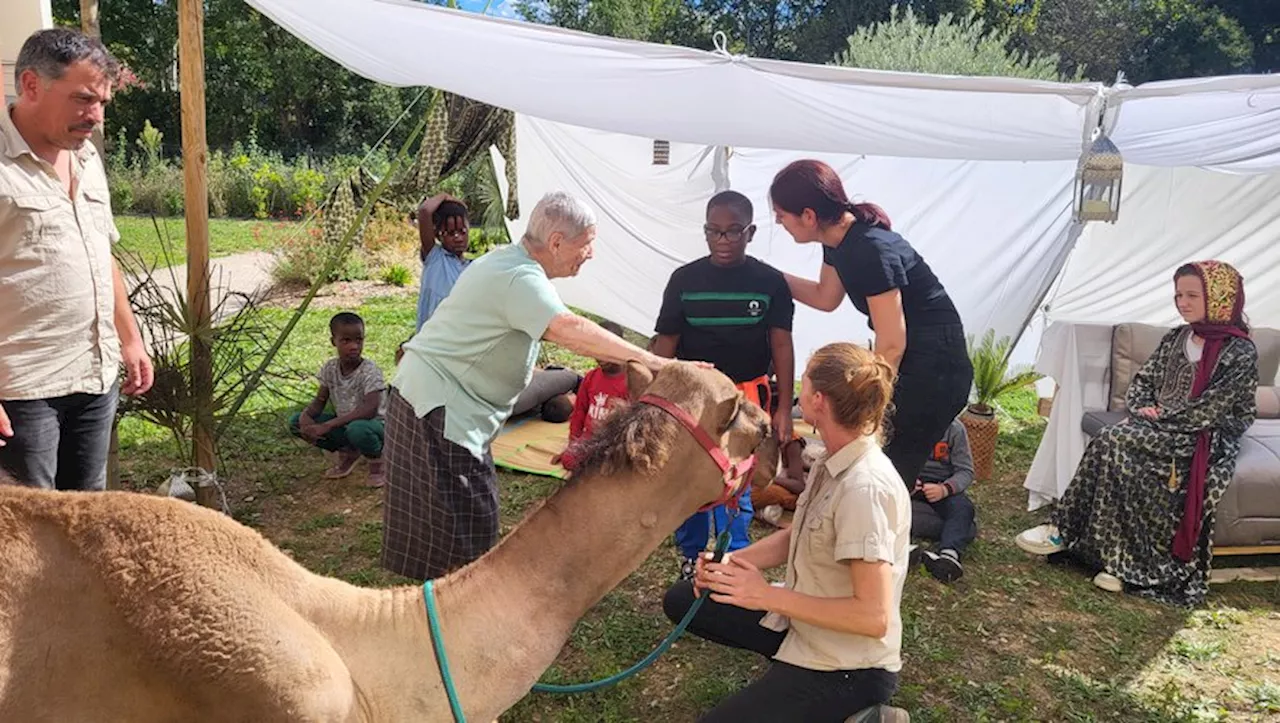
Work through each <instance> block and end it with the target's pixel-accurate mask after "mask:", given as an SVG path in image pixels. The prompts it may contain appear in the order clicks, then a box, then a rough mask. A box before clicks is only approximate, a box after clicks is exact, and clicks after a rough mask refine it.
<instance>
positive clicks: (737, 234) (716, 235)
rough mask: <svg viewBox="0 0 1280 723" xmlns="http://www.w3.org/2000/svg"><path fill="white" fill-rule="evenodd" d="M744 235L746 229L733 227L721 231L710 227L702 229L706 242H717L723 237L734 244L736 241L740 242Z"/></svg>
mask: <svg viewBox="0 0 1280 723" xmlns="http://www.w3.org/2000/svg"><path fill="white" fill-rule="evenodd" d="M746 233H747V229H745V228H740V227H738V226H734V227H732V228H729V229H725V230H723V231H722V230H720V229H718V228H713V227H711V226H703V227H702V234H703V235H704V236H706V237H707V240H708V241H719V240H720V237H721V236H724V237H725V238H727V239H729V240H730V241H733V242H735V243H736V242H738V241H741V240H742V237H743V235H745V234H746Z"/></svg>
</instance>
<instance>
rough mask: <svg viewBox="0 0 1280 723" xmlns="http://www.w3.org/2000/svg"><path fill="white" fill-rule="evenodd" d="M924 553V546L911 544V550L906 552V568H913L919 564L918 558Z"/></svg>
mask: <svg viewBox="0 0 1280 723" xmlns="http://www.w3.org/2000/svg"><path fill="white" fill-rule="evenodd" d="M923 555H924V548H923V547H921V546H919V545H914V544H913V545H912V546H911V552H909V553H907V569H908V570H914V569H916V565H919V564H920V558H921V557H922V556H923Z"/></svg>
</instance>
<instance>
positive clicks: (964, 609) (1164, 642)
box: [121, 296, 1280, 723]
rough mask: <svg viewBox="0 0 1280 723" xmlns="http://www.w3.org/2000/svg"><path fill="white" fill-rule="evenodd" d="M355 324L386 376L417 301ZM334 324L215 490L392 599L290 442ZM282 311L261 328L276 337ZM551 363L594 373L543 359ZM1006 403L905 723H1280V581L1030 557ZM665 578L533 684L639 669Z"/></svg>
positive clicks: (160, 438)
mask: <svg viewBox="0 0 1280 723" xmlns="http://www.w3.org/2000/svg"><path fill="white" fill-rule="evenodd" d="M353 310H354V311H356V312H357V313H359V314H361V316H363V317H364V318H365V320H366V325H367V330H366V331H367V334H368V338H367V341H366V354H367V355H368V356H370V357H371V358H373V359H374V360H375V361H377V362H378V363H379V364H380V365H381V366H382V368H383V370H384V373H386V374H387V375H388V376H389V375H390V374H391V373H392V356H393V354H394V352H395V347H396V345H397V344H398V343H399V342H400V341H401V340H403V338H404V337H405V336H406V330H407V329H411V328H412V325H413V316H414V300H413V298H412V297H411V296H402V297H396V298H374V299H367V300H365V301H364V302H363V303H362V304H361V305H360V306H359V307H357V308H355V309H353ZM334 311H335V310H334V309H315V310H312V311H310V312H308V314H307V315H306V316H305V317H304V319H303V321H302V323H301V324H300V325H299V327H298V329H297V330H296V331H295V333H294V336H293V337H292V338H291V339H290V341H289V343H288V345H287V346H286V348H285V353H284V354H283V355H282V358H281V359H280V360H279V365H278V369H277V371H278V372H279V374H280V375H281V380H280V382H279V384H278V385H277V386H282V387H283V392H284V395H283V396H281V395H270V394H265V393H264V394H261V395H258V396H257V397H256V398H255V399H254V400H253V401H252V402H251V403H250V404H249V405H248V407H249V409H250V411H251V415H250V416H248V417H246V418H245V419H244V420H243V421H242V422H240V423H238V424H237V425H235V426H234V427H233V428H232V430H231V431H230V432H229V435H228V437H227V438H226V439H224V440H223V442H222V444H221V454H222V455H223V458H222V468H221V470H220V474H221V475H222V477H223V479H224V482H225V484H226V485H227V487H228V495H229V497H230V499H231V502H232V505H233V507H234V513H235V516H236V518H237V519H239V520H240V521H242V522H244V523H246V524H249V525H251V526H253V527H256V528H257V529H259V530H261V531H262V532H263V534H265V535H266V536H267V537H268V538H269V539H271V540H272V541H274V542H275V543H276V544H277V545H279V546H281V547H282V548H283V549H286V550H288V551H289V552H290V554H292V555H293V556H294V557H295V558H296V559H297V560H298V561H299V562H301V563H302V564H304V565H306V566H308V567H309V568H311V569H313V570H315V571H317V572H320V573H322V574H326V575H331V576H334V577H338V578H341V579H344V580H347V581H349V582H352V583H355V584H360V585H369V586H382V585H391V584H397V583H402V582H404V581H403V580H400V579H398V578H396V577H395V576H394V575H391V574H389V573H387V572H385V571H383V570H382V569H381V568H380V567H379V565H378V555H379V552H380V547H381V534H382V509H381V506H380V504H381V500H382V493H381V492H378V491H376V490H369V489H366V488H364V487H363V486H362V485H361V484H360V478H361V475H362V474H363V472H361V471H357V472H356V474H354V475H353V476H352V477H351V478H348V479H345V480H326V479H323V478H322V472H323V470H324V468H325V466H326V464H325V461H324V460H323V458H322V457H321V455H320V454H319V453H318V452H317V451H316V450H314V449H311V448H309V447H308V446H306V445H305V444H303V443H302V442H300V441H298V440H294V439H292V438H290V436H289V435H288V433H287V431H286V430H285V424H284V422H285V419H286V418H287V415H288V414H289V413H290V412H291V411H293V410H295V409H296V408H297V407H298V406H300V405H301V404H303V403H305V401H306V399H307V398H308V397H309V394H310V392H311V390H312V389H313V387H312V385H313V384H314V382H313V381H312V380H311V379H310V378H309V377H310V375H312V374H314V371H315V370H316V369H317V368H318V367H319V365H320V363H321V362H322V361H323V360H324V359H325V358H327V357H328V356H329V355H330V354H331V353H332V348H331V347H330V346H329V341H328V330H327V326H326V325H327V323H328V318H329V316H330V315H332V313H333V312H334ZM286 314H287V312H286V311H284V310H273V311H272V312H271V315H272V317H273V319H274V320H275V321H278V322H281V323H282V322H283V319H284V318H285V316H286ZM637 340H639V339H638V337H637ZM544 356H545V357H548V358H551V359H556V360H560V361H562V362H567V363H569V364H570V365H572V366H576V367H579V368H582V367H584V366H589V365H590V364H591V363H592V362H591V361H590V360H587V359H583V358H581V357H574V356H571V355H568V354H566V353H565V352H564V351H563V350H559V349H555V348H551V347H549V348H548V349H546V350H545V353H544ZM1001 406H1002V407H1003V408H1004V409H1005V410H1006V412H1007V414H1006V415H1002V416H1001V437H1000V444H999V447H998V449H997V458H996V474H995V479H993V480H990V481H983V482H979V483H976V484H975V485H974V487H973V492H972V494H973V497H974V500H975V503H976V504H977V507H978V510H979V515H980V526H981V530H980V536H979V539H978V540H977V541H976V542H975V543H974V545H973V547H972V548H970V552H969V554H968V555H967V556H966V558H965V569H966V574H965V577H964V579H962V580H961V581H959V582H958V583H957V584H955V585H953V586H945V585H942V584H939V583H938V582H936V581H934V580H933V579H932V578H930V577H928V576H927V575H926V574H924V573H923V571H920V570H917V571H915V572H913V574H912V575H911V576H910V577H909V578H908V580H907V584H906V590H905V592H904V595H903V607H902V618H903V656H904V668H903V672H902V676H901V683H900V689H899V692H898V694H897V696H896V697H895V703H896V704H897V705H900V706H902V707H905V708H907V709H908V710H909V711H910V712H911V715H912V720H913V721H916V722H917V723H919V722H923V723H929V722H937V723H942V722H944V721H945V722H947V723H950V722H951V721H961V722H965V721H1068V722H1072V723H1085V722H1088V721H1098V722H1104V721H1105V722H1110V721H1139V722H1149V723H1157V722H1159V723H1165V722H1170V721H1188V722H1191V721H1220V720H1240V721H1280V612H1278V610H1280V585H1275V584H1244V583H1240V584H1233V585H1229V586H1216V585H1215V586H1214V587H1213V588H1212V589H1211V594H1210V598H1209V601H1208V603H1207V604H1206V605H1205V606H1204V607H1203V608H1201V609H1199V610H1195V611H1185V610H1180V609H1176V608H1170V607H1166V606H1163V605H1159V604H1156V603H1152V602H1148V601H1144V600H1139V599H1136V598H1133V597H1130V596H1125V595H1111V594H1107V593H1103V592H1100V591H1098V590H1097V589H1095V588H1094V587H1093V585H1092V584H1091V583H1090V581H1089V580H1088V579H1087V578H1085V577H1084V576H1082V575H1080V574H1078V573H1075V572H1072V571H1070V570H1065V569H1061V568H1057V567H1049V566H1047V565H1045V564H1044V563H1043V562H1042V561H1040V560H1037V559H1034V558H1031V557H1029V556H1027V555H1025V554H1023V553H1022V552H1021V551H1020V550H1018V549H1017V548H1016V547H1015V546H1014V545H1013V537H1014V535H1016V534H1017V532H1019V531H1020V530H1022V529H1025V528H1026V527H1028V526H1031V525H1034V524H1037V523H1039V522H1041V521H1043V518H1044V514H1043V513H1028V512H1026V510H1025V507H1026V491H1025V490H1024V489H1023V488H1022V487H1021V484H1022V480H1023V478H1024V477H1025V475H1026V471H1027V468H1028V467H1029V465H1030V462H1031V458H1032V456H1033V455H1034V452H1035V449H1036V445H1037V444H1038V442H1039V439H1040V435H1041V433H1042V431H1043V428H1044V420H1042V419H1039V418H1037V417H1035V416H1034V414H1033V413H1032V411H1031V410H1033V409H1034V393H1033V392H1032V391H1030V390H1022V391H1020V392H1016V393H1014V394H1012V395H1010V396H1009V397H1007V398H1005V399H1002V400H1001ZM121 449H122V452H121V457H122V466H123V469H124V470H125V472H126V474H127V478H128V481H129V483H130V484H131V485H132V486H134V487H137V488H142V489H150V488H154V486H155V485H156V484H158V483H159V482H160V481H162V480H163V478H164V477H165V475H166V474H167V473H168V471H169V469H170V467H172V466H174V455H173V444H172V442H171V441H169V440H168V439H167V438H166V437H165V435H164V433H163V432H160V431H158V430H156V429H155V428H154V427H149V425H145V424H143V423H140V422H138V421H137V420H126V421H125V422H124V424H122V427H121ZM499 484H500V486H501V499H500V503H501V508H500V509H501V514H502V521H503V528H504V532H505V531H508V530H510V528H511V527H512V526H513V525H515V524H516V523H517V522H518V521H519V520H520V519H521V518H522V517H523V515H524V514H525V513H526V512H527V511H528V510H529V509H530V508H531V506H533V505H535V504H537V503H538V502H539V501H540V500H542V499H544V498H546V497H547V496H548V495H550V494H552V493H553V492H554V491H555V490H556V489H557V488H558V486H559V485H560V482H558V481H557V480H553V479H549V478H542V477H532V476H526V475H518V474H509V473H505V472H500V474H499ZM753 534H756V535H760V534H763V530H762V529H761V528H760V527H759V526H754V527H753ZM581 542H582V541H575V543H581ZM602 544H605V543H602ZM548 554H553V553H550V552H549V553H548ZM676 574H677V553H676V551H675V550H674V548H673V547H672V546H671V545H670V544H664V545H662V546H660V547H659V548H658V549H657V550H656V551H654V553H653V554H652V555H651V556H650V557H649V558H648V560H646V561H645V563H644V564H643V565H642V566H641V567H640V568H639V569H638V570H636V571H635V572H633V573H632V574H631V575H630V576H628V577H627V579H626V580H625V581H624V582H623V583H622V584H621V585H619V586H618V588H617V589H615V590H614V591H612V592H610V593H609V594H608V595H607V596H606V597H605V599H604V600H603V601H602V602H601V603H600V604H599V605H597V606H596V607H595V608H594V609H593V610H592V611H590V612H589V613H588V614H587V615H586V616H585V617H584V618H583V620H582V621H581V622H580V624H579V625H578V627H577V629H576V630H575V631H574V633H573V636H572V638H571V640H570V642H569V644H568V645H567V646H566V647H565V649H564V651H563V653H562V655H561V656H560V658H559V660H558V661H557V662H556V664H555V665H554V666H553V667H552V668H551V670H549V671H548V673H547V674H546V676H545V678H546V679H547V680H548V681H555V682H579V681H584V680H588V679H592V678H597V677H602V676H605V675H608V674H611V673H614V672H616V671H618V670H620V669H622V668H624V667H626V666H628V665H630V664H631V663H632V662H634V661H636V660H638V659H640V658H641V657H643V656H644V655H645V654H647V653H648V652H649V650H650V649H651V648H652V647H653V646H654V645H656V644H657V642H658V641H659V640H660V639H661V638H662V636H663V635H664V634H665V633H666V632H667V631H668V630H669V629H670V627H669V623H667V621H666V619H665V617H664V616H663V615H662V611H661V596H662V593H663V591H664V590H665V588H666V586H667V585H669V584H670V583H671V582H672V581H673V580H674V579H675V577H676ZM424 654H427V655H429V654H430V650H429V649H426V650H424ZM765 667H766V663H765V661H763V660H762V659H760V658H758V657H757V656H754V655H752V654H748V653H744V652H741V651H734V650H728V649H726V648H723V647H720V646H716V645H711V644H708V643H705V642H702V641H700V640H696V639H688V638H686V639H682V640H681V641H679V642H678V643H677V644H676V645H675V646H674V648H672V650H671V651H670V652H668V653H667V654H666V655H665V656H664V657H663V658H662V659H660V660H659V661H658V662H657V663H656V664H655V665H654V666H653V667H652V668H650V669H649V670H647V671H645V672H644V673H642V674H640V675H638V676H636V677H634V678H632V679H630V680H628V681H626V682H624V683H622V684H620V685H618V686H616V687H614V688H610V689H608V690H603V691H599V692H595V693H591V694H588V695H581V696H552V695H539V694H535V695H530V696H528V697H526V698H525V699H524V700H522V701H521V702H520V703H519V704H517V706H516V707H515V708H514V709H513V710H511V711H510V712H509V713H508V714H506V715H504V716H503V718H502V719H503V720H504V721H543V722H544V723H551V722H553V721H559V722H566V723H576V722H581V723H597V722H598V721H613V722H617V723H623V722H627V721H636V722H644V723H648V722H649V721H664V722H671V723H681V722H683V721H692V720H695V719H696V718H697V717H698V715H700V714H701V713H703V712H705V711H707V710H708V709H710V708H711V707H712V706H714V705H715V704H716V703H717V702H718V701H720V700H722V699H723V698H724V697H726V696H728V695H730V694H732V693H733V692H734V691H735V690H738V689H739V688H741V687H742V686H743V685H745V684H747V683H749V682H750V681H751V680H753V679H755V678H756V677H758V676H759V675H760V674H761V673H762V672H763V671H764V669H765Z"/></svg>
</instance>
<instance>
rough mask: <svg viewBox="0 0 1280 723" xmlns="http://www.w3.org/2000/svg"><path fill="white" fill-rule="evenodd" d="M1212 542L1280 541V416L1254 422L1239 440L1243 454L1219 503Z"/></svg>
mask: <svg viewBox="0 0 1280 723" xmlns="http://www.w3.org/2000/svg"><path fill="white" fill-rule="evenodd" d="M1213 544H1214V545H1218V546H1233V547H1234V546H1253V545H1277V544H1280V419H1263V420H1259V421H1257V422H1254V424H1253V426H1252V427H1250V428H1249V431H1248V432H1246V433H1245V435H1244V437H1243V438H1242V439H1241V440H1240V456H1239V457H1237V458H1236V471H1235V475H1234V476H1233V477H1232V479H1231V484H1230V485H1228V486H1227V491H1226V493H1225V494H1224V495H1223V497H1222V501H1221V502H1219V503H1218V509H1217V517H1216V520H1215V522H1214V526H1213Z"/></svg>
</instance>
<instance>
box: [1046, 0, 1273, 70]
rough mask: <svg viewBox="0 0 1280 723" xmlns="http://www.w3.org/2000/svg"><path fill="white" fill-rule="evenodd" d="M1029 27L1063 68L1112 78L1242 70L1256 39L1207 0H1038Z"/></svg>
mask: <svg viewBox="0 0 1280 723" xmlns="http://www.w3.org/2000/svg"><path fill="white" fill-rule="evenodd" d="M1036 5H1037V8H1036V10H1035V17H1034V22H1033V23H1032V24H1031V25H1030V27H1024V28H1023V31H1024V32H1025V34H1026V45H1025V47H1027V48H1028V49H1030V50H1032V51H1034V52H1042V53H1044V52H1056V53H1058V54H1059V55H1060V56H1061V57H1062V62H1063V68H1064V70H1066V71H1068V72H1079V73H1083V74H1084V75H1085V76H1087V77H1089V78H1090V79H1093V80H1100V81H1106V82H1110V81H1113V80H1115V78H1116V74H1117V73H1118V72H1120V71H1123V72H1124V74H1125V75H1126V76H1127V77H1128V79H1129V82H1131V83H1134V84H1137V83H1144V82H1147V81H1149V80H1163V79H1167V78H1179V77H1192V76H1203V75H1220V74H1227V73H1238V72H1241V71H1243V70H1245V69H1246V68H1248V67H1249V65H1250V63H1251V61H1252V52H1253V48H1252V42H1251V41H1250V40H1249V37H1248V36H1247V35H1246V34H1245V32H1244V29H1243V28H1242V27H1241V26H1240V23H1239V22H1237V21H1236V20H1235V19H1234V18H1232V17H1231V16H1229V15H1227V14H1226V13H1224V12H1223V11H1222V10H1220V9H1219V8H1218V7H1217V6H1215V5H1208V4H1205V3H1203V2H1201V1H1200V0H1037V2H1036Z"/></svg>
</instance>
